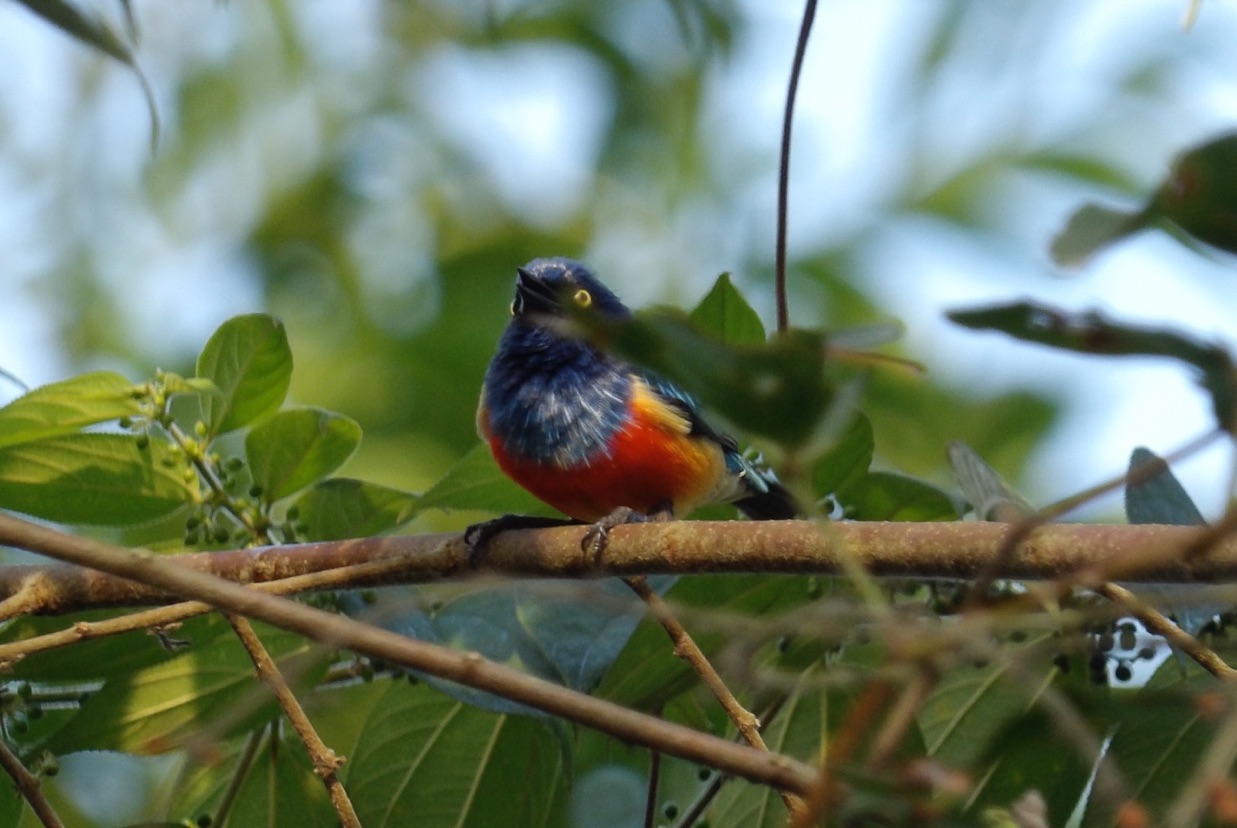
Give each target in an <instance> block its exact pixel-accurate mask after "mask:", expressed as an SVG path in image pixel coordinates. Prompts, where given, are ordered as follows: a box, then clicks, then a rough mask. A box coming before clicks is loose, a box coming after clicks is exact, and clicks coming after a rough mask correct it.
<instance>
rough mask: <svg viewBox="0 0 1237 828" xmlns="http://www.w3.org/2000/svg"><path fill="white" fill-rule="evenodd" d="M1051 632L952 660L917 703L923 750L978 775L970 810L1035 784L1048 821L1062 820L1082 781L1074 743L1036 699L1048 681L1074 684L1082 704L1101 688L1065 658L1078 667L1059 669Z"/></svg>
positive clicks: (1066, 686) (1057, 685)
mask: <svg viewBox="0 0 1237 828" xmlns="http://www.w3.org/2000/svg"><path fill="white" fill-rule="evenodd" d="M1053 635H1054V634H1053V633H1051V632H1047V633H1045V632H1040V633H1036V634H1033V635H1028V636H1026V637H1025V639H1022V637H1021V636H1011V638H1010V640H1009V641H1005V642H1001V644H1000V647H1001V649H1002V653H1001V655H1000V656H999V657H998V661H997V662H996V663H994V664H976V665H973V666H965V665H960V666H957V667H954V668H953V669H951V670H950V671H949V672H948V673H946V674H945V676H944V677H943V678H942V680H941V682H940V683H939V684H938V685H937V686H936V687H935V689H934V690H933V692H932V693H931V695H929V697H928V699H927V700H926V701H925V703H924V705H923V707H922V708H921V709H920V712H919V726H920V730H921V732H922V733H923V738H924V742H925V745H926V751H927V755H928V756H930V757H932V758H933V759H934V760H936V761H938V762H941V763H943V764H945V765H946V766H949V767H953V768H957V769H960V770H965V771H967V772H969V773H970V774H971V775H972V776H973V777H974V778H975V779H976V780H978V783H979V784H978V786H977V790H976V791H975V793H974V794H973V797H974V801H973V802H972V803H971V805H970V807H971V808H972V810H973V811H975V812H979V811H982V810H983V809H985V808H989V807H1008V806H1009V805H1010V803H1011V802H1013V801H1014V800H1015V799H1016V798H1018V797H1019V796H1021V795H1022V794H1023V793H1024V792H1026V791H1027V790H1029V789H1032V788H1034V789H1037V790H1040V791H1041V792H1043V794H1044V796H1045V797H1046V798H1047V799H1048V801H1049V813H1050V815H1051V819H1050V824H1053V825H1056V824H1064V823H1065V820H1066V817H1067V816H1068V815H1069V812H1070V811H1071V810H1072V809H1073V806H1074V804H1075V803H1076V802H1077V801H1078V798H1079V796H1080V794H1081V793H1082V791H1083V789H1084V788H1085V787H1086V784H1087V779H1088V773H1087V769H1086V768H1084V767H1080V765H1079V760H1078V754H1077V750H1076V749H1075V748H1076V746H1075V745H1073V744H1071V742H1070V737H1069V736H1063V735H1062V734H1061V733H1060V731H1059V729H1058V728H1056V727H1053V726H1052V724H1051V722H1048V721H1045V718H1044V714H1043V713H1042V711H1040V710H1039V709H1038V707H1037V706H1036V701H1037V699H1038V698H1039V696H1040V695H1041V694H1042V693H1044V692H1045V691H1047V690H1048V689H1049V688H1050V687H1052V688H1053V690H1054V691H1056V692H1061V691H1068V690H1070V689H1071V688H1073V690H1074V691H1075V692H1076V694H1077V701H1078V702H1079V703H1080V704H1082V703H1087V701H1088V699H1089V698H1094V697H1095V696H1097V695H1100V694H1102V693H1104V692H1106V691H1105V690H1103V689H1101V688H1095V687H1093V686H1089V685H1088V684H1087V679H1086V677H1085V675H1081V674H1084V673H1085V670H1083V669H1082V665H1081V664H1074V663H1071V665H1070V666H1071V667H1072V668H1076V669H1071V671H1070V673H1069V674H1065V675H1064V676H1063V674H1062V672H1061V671H1060V670H1059V669H1058V668H1057V667H1056V666H1055V664H1054V659H1055V656H1056V653H1055V651H1054V648H1052V647H1051V646H1049V645H1050V644H1051V642H1052V640H1053ZM1019 639H1021V640H1019ZM1077 661H1080V659H1079V660H1077ZM1100 730H1101V732H1102V728H1101V729H1100Z"/></svg>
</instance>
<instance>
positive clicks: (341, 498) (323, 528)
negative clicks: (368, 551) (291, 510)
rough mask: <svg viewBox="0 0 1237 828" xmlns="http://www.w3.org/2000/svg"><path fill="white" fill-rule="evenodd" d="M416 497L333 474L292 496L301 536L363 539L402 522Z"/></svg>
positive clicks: (315, 539)
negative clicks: (302, 526)
mask: <svg viewBox="0 0 1237 828" xmlns="http://www.w3.org/2000/svg"><path fill="white" fill-rule="evenodd" d="M417 502H418V498H417V496H416V495H414V494H412V493H411V492H404V491H400V490H399V489H390V488H387V487H386V486H379V485H378V484H377V483H366V482H365V481H362V480H352V479H349V478H346V477H336V478H332V479H331V480H323V481H322V482H320V483H317V484H315V485H314V486H313V487H311V488H310V489H309V490H308V491H306V492H304V493H303V494H302V495H301V496H300V497H298V498H297V499H296V509H297V512H298V513H299V514H300V518H299V520H300V522H301V523H303V524H305V532H304V535H305V539H306V540H312V541H328V540H343V539H345V538H366V537H370V536H371V535H378V534H381V533H382V532H385V531H387V530H388V529H393V528H395V527H396V526H399V525H400V524H401V523H403V522H405V519H404V515H405V513H407V512H409V511H411V510H412V509H413V508H414V507H415V506H416V504H417Z"/></svg>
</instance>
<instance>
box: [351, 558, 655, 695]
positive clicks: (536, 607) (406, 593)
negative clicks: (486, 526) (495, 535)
mask: <svg viewBox="0 0 1237 828" xmlns="http://www.w3.org/2000/svg"><path fill="white" fill-rule="evenodd" d="M650 581H651V583H652V584H653V587H654V589H658V590H659V591H661V590H664V588H665V587H666V586H667V585H668V584H669V583H670V582H672V581H673V579H671V578H666V577H659V578H652V579H650ZM371 596H373V597H372V598H371V600H370V602H365V603H362V602H361V601H359V600H358V596H357V595H356V594H355V593H346V594H344V595H343V596H341V598H340V602H341V606H342V607H343V609H344V611H345V612H347V613H348V614H350V615H354V616H360V617H373V618H376V619H377V623H379V624H380V625H381V626H383V627H385V628H386V629H390V630H394V631H395V632H398V633H400V634H401V635H406V636H409V637H411V638H416V639H418V640H420V641H430V642H433V643H437V644H441V645H443V646H447V647H452V648H454V649H457V650H464V651H468V652H478V653H480V654H481V655H483V656H485V657H486V658H488V659H489V660H491V661H495V662H497V663H500V664H505V665H507V666H510V667H514V668H516V669H518V670H521V671H522V672H525V673H530V674H532V675H535V676H539V677H541V678H544V679H547V680H549V681H552V682H555V683H556V684H561V685H563V686H565V687H570V688H572V689H574V690H580V691H582V692H588V691H590V690H592V689H593V687H595V686H596V684H597V682H598V681H600V680H601V677H602V676H603V675H604V674H605V673H606V671H607V670H609V669H610V666H611V665H612V664H613V662H614V659H615V658H616V657H617V656H618V654H619V652H620V651H621V650H622V649H623V647H624V645H625V644H626V643H627V640H628V638H630V636H631V633H632V631H633V630H634V629H635V627H636V624H637V623H639V621H640V618H641V617H642V616H643V615H644V607H643V604H641V603H640V602H639V601H638V600H637V599H636V598H635V596H634V594H633V593H632V592H631V590H630V589H629V588H628V587H627V586H626V585H625V584H623V583H622V582H621V581H619V580H617V579H614V578H610V579H606V580H598V581H589V582H584V583H580V584H572V585H564V584H562V583H559V582H556V581H544V580H526V581H521V582H518V583H515V584H511V585H507V586H500V587H480V588H458V587H449V588H438V587H424V588H418V587H393V588H391V589H386V590H379V591H376V592H374V593H371ZM425 681H426V682H427V683H429V684H431V685H433V686H434V687H437V688H438V689H440V690H442V691H443V692H445V693H448V694H449V695H451V696H452V697H454V698H456V699H459V700H460V701H463V702H465V703H467V704H472V705H477V706H480V707H485V708H486V709H489V710H493V711H496V712H499V713H524V714H528V713H536V711H534V710H531V709H530V708H528V707H526V706H524V705H521V704H517V703H515V702H511V701H508V700H506V699H504V698H500V697H498V696H494V695H492V694H489V693H484V692H481V691H478V690H473V689H471V688H467V687H462V686H460V685H457V684H454V683H451V682H446V681H442V680H439V679H436V678H434V677H432V676H426V677H425Z"/></svg>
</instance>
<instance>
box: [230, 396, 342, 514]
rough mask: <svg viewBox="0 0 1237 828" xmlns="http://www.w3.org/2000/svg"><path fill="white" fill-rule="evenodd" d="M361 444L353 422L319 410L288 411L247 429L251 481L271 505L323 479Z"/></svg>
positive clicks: (340, 415) (247, 451)
mask: <svg viewBox="0 0 1237 828" xmlns="http://www.w3.org/2000/svg"><path fill="white" fill-rule="evenodd" d="M360 443H361V427H360V426H359V425H358V424H357V422H356V420H353V419H352V418H350V417H345V416H344V415H342V414H336V413H334V412H332V411H325V410H323V409H321V408H289V409H287V410H285V411H280V412H278V413H276V414H274V415H272V416H270V417H268V418H266V419H265V420H263V421H262V422H261V423H259V424H258V425H256V426H254V427H253V428H252V429H250V430H249V433H248V434H247V435H246V436H245V455H246V456H247V457H248V459H249V471H250V473H251V474H252V475H253V482H254V483H255V484H256V485H257V486H259V487H261V489H262V497H263V498H264V499H265V500H266V501H267V502H273V501H276V500H279V499H280V498H283V497H286V496H288V495H290V494H292V493H294V492H298V491H300V490H301V489H303V488H305V487H306V486H310V485H312V484H314V483H317V482H318V481H319V480H322V479H323V478H325V477H328V476H329V475H330V474H331V472H333V471H335V470H336V469H338V468H339V467H340V466H342V465H343V464H344V463H345V462H346V461H347V460H348V458H349V457H351V456H352V454H353V452H355V451H356V449H357V446H358V445H360Z"/></svg>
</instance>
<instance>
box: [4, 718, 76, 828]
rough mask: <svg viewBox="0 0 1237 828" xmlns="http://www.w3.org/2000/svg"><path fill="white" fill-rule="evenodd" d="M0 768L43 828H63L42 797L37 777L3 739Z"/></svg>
mask: <svg viewBox="0 0 1237 828" xmlns="http://www.w3.org/2000/svg"><path fill="white" fill-rule="evenodd" d="M0 767H3V768H4V772H5V773H7V774H8V775H9V776H10V777H12V779H13V784H15V785H16V786H17V791H18V793H20V794H21V795H22V798H23V799H25V800H26V802H28V803H29V804H30V809H31V810H32V811H34V815H35V816H37V817H38V818H39V822H41V823H43V825H44V826H45V828H64V823H63V822H61V821H60V817H59V816H58V815H57V814H56V811H55V809H54V808H52V805H51V803H50V802H48V801H47V797H45V796H43V785H42V783H40V782H39V777H37V776H35V775H34V774H33V773H31V772H30V771H29V770H27V769H26V766H25V765H23V764H22V763H21V760H20V759H18V758H17V756H16V754H14V753H13V751H11V750H9V746H8V744H7V743H6V742H5V741H4V740H3V739H0Z"/></svg>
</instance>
